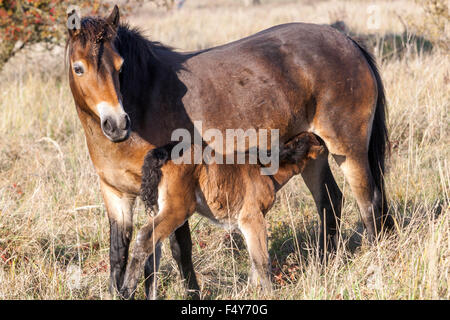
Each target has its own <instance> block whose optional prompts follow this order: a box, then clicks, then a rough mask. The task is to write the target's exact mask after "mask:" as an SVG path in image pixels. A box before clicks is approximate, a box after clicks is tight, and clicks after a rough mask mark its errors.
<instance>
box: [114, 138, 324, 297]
mask: <svg viewBox="0 0 450 320" xmlns="http://www.w3.org/2000/svg"><path fill="white" fill-rule="evenodd" d="M190 148H191V149H192V152H190V158H191V159H189V160H191V161H189V163H185V164H177V163H174V161H172V160H171V157H172V156H173V155H172V154H173V152H172V150H173V144H168V145H166V146H163V147H159V148H155V149H153V150H151V151H150V152H149V153H148V154H147V156H146V157H145V161H144V165H143V167H142V185H141V198H142V200H143V201H144V203H145V206H146V207H147V208H148V209H149V208H153V207H155V206H157V207H158V208H159V211H158V214H157V215H156V216H155V217H150V218H149V221H148V223H147V224H146V225H145V226H143V227H142V228H141V229H140V230H139V232H138V235H137V238H136V239H137V240H136V244H135V246H134V249H133V254H132V259H131V261H130V263H128V266H127V271H126V273H125V280H124V284H123V287H122V289H121V291H120V293H121V295H122V297H123V298H130V297H132V296H133V295H134V292H135V290H136V285H137V282H138V279H139V276H140V274H141V272H142V269H143V266H144V263H145V259H146V258H147V257H148V256H150V255H151V254H153V250H154V249H155V247H156V246H158V245H159V244H160V243H161V242H162V241H163V240H164V239H165V238H166V237H167V236H169V235H170V234H172V232H174V231H175V230H176V229H177V228H178V227H179V226H181V225H182V224H183V223H184V222H185V221H186V220H187V219H188V218H189V217H190V216H191V215H192V214H193V213H194V211H196V212H198V213H199V214H201V215H203V216H205V217H207V218H209V219H210V220H211V221H213V222H215V223H217V224H219V225H221V226H223V227H225V228H227V229H229V230H233V229H238V230H240V231H241V232H242V234H243V235H244V238H245V241H246V243H247V248H248V251H249V253H250V260H251V262H252V268H251V272H250V277H249V282H250V283H251V284H252V285H255V286H261V287H262V288H263V289H264V290H266V292H268V291H270V289H271V287H272V285H271V281H270V262H269V252H268V249H267V230H266V223H265V220H264V217H265V215H266V213H267V212H268V211H269V210H270V208H271V207H272V206H273V204H274V202H275V195H276V192H277V191H278V190H279V189H280V188H281V187H282V186H283V185H285V184H286V183H287V182H288V181H289V179H290V178H291V177H292V176H294V175H296V174H299V173H301V172H302V171H303V169H304V168H305V166H306V164H307V163H308V161H309V160H312V159H317V157H318V156H319V155H320V154H321V153H322V152H324V148H323V147H322V146H321V144H320V142H319V140H318V139H317V138H316V137H315V136H314V135H313V134H312V133H307V132H303V133H300V134H299V135H298V136H296V137H295V138H293V139H291V140H290V141H288V142H287V143H286V144H285V145H284V146H283V148H282V150H281V152H280V155H279V161H280V167H279V169H278V170H277V172H276V173H275V174H274V175H262V174H261V166H260V164H217V163H212V164H205V163H201V164H194V156H193V154H194V152H193V151H194V147H193V146H191V147H190ZM158 258H159V257H158ZM158 263H159V261H157V262H156V264H158Z"/></svg>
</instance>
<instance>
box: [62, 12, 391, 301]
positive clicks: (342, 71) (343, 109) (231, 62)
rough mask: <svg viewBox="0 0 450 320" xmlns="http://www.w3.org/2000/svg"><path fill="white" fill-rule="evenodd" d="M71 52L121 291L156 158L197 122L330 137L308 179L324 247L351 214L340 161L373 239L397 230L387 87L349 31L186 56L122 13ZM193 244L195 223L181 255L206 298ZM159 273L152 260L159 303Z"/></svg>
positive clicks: (80, 33)
mask: <svg viewBox="0 0 450 320" xmlns="http://www.w3.org/2000/svg"><path fill="white" fill-rule="evenodd" d="M67 49H68V60H69V81H70V88H71V90H72V94H73V97H74V100H75V105H76V108H77V112H78V115H79V118H80V120H81V122H82V125H83V128H84V131H85V135H86V141H87V145H88V149H89V153H90V155H91V159H92V162H93V163H94V166H95V168H96V170H97V173H98V175H99V177H100V188H101V192H102V195H103V198H104V201H105V205H106V209H107V212H108V216H109V221H110V239H111V247H110V264H111V290H112V291H114V289H117V288H119V289H120V288H121V285H122V282H123V276H124V271H125V268H126V264H127V258H128V247H129V243H130V239H131V233H132V208H133V204H134V202H135V198H136V196H138V194H139V189H140V184H141V167H142V164H143V161H144V157H145V155H146V153H147V152H148V151H149V150H150V149H152V148H154V147H157V146H162V145H165V144H167V143H168V142H170V138H171V133H172V132H173V130H175V129H177V128H185V129H188V130H190V131H191V132H192V134H194V131H196V128H195V127H194V124H193V122H194V121H201V123H202V125H203V129H204V130H207V129H210V128H215V129H219V130H220V131H222V132H225V130H226V129H228V128H231V129H237V128H242V129H243V130H247V129H250V128H253V129H256V130H259V129H279V137H280V143H284V142H286V141H288V140H289V139H290V138H292V137H294V136H296V135H297V134H299V133H300V132H303V131H309V132H313V133H314V134H316V135H317V136H319V137H320V138H321V139H322V140H323V143H324V144H325V145H326V148H327V150H326V152H324V153H323V155H321V156H320V157H318V158H317V159H316V160H314V161H311V162H310V163H309V164H308V165H307V166H306V168H305V169H304V171H303V173H302V176H303V178H304V180H305V183H306V185H307V186H308V188H309V190H310V191H311V193H312V195H313V197H314V200H315V202H316V206H317V209H318V211H319V214H320V218H321V221H322V223H321V228H320V246H321V248H326V249H327V250H332V249H334V248H335V246H336V245H337V238H338V235H339V232H338V228H339V224H340V216H341V201H342V193H341V191H340V190H339V188H338V186H337V184H336V182H335V180H334V178H333V175H332V173H331V170H330V167H329V164H328V153H331V154H332V155H333V157H334V159H335V160H336V161H337V163H338V164H339V166H340V167H341V168H342V170H343V172H344V175H345V178H346V180H347V181H348V183H349V184H350V186H351V189H352V192H353V194H354V196H355V197H356V199H357V202H358V205H359V209H360V211H361V216H362V220H363V222H364V225H365V227H366V229H367V234H368V237H369V239H371V240H373V239H375V237H376V235H377V234H378V233H379V232H380V231H381V230H382V228H383V226H391V225H392V218H391V217H390V216H389V215H388V214H387V206H386V201H385V191H384V183H383V173H384V162H385V155H386V145H387V143H388V137H387V130H386V122H385V97H384V89H383V84H382V81H381V78H380V75H379V73H378V71H377V68H376V65H375V62H374V60H373V58H372V57H371V55H370V54H369V53H367V51H365V50H364V49H363V48H362V47H361V46H359V45H358V44H357V43H356V42H355V41H353V40H352V39H350V38H349V37H347V36H346V35H344V34H342V33H340V32H339V31H337V30H335V29H333V28H331V27H328V26H322V25H314V24H303V23H291V24H285V25H279V26H275V27H273V28H270V29H267V30H264V31H261V32H259V33H257V34H255V35H252V36H250V37H247V38H244V39H241V40H238V41H235V42H232V43H229V44H226V45H223V46H219V47H215V48H211V49H207V50H201V51H196V52H189V53H179V52H174V51H173V50H171V49H170V48H167V47H165V46H163V45H161V44H159V43H155V42H151V41H149V40H147V39H146V38H144V37H143V36H142V35H141V34H140V32H139V31H138V30H136V29H132V28H130V27H129V26H128V25H124V24H120V23H119V10H118V8H117V6H116V7H114V9H113V11H112V13H111V14H110V16H109V17H107V18H105V19H103V18H99V17H85V18H83V19H82V20H81V28H80V29H73V30H72V29H71V30H69V39H68V42H67ZM197 133H198V132H197ZM200 134H201V132H200ZM249 147H254V146H249ZM191 245H192V243H191V238H190V232H189V226H188V224H187V223H185V224H184V225H183V226H181V227H180V228H178V229H177V231H176V232H175V233H174V234H173V235H172V237H171V248H172V253H173V255H174V257H175V259H176V260H177V262H178V265H179V267H180V271H181V274H182V277H183V278H184V279H186V280H187V285H188V288H189V289H191V290H194V291H195V292H197V291H198V285H197V281H196V279H195V272H194V270H193V267H192V261H191ZM152 265H153V259H152V257H149V259H148V263H147V265H146V277H147V278H148V280H147V285H146V288H147V290H146V292H147V294H148V295H149V292H148V290H150V289H149V288H150V287H151V286H149V285H148V284H149V283H151V277H150V275H151V273H152V271H153V269H152Z"/></svg>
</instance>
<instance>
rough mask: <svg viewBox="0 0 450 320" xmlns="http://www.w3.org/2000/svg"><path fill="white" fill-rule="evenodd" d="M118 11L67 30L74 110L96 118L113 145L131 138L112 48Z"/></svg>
mask: <svg viewBox="0 0 450 320" xmlns="http://www.w3.org/2000/svg"><path fill="white" fill-rule="evenodd" d="M118 27H119V8H118V7H117V6H115V7H114V9H113V11H112V12H111V14H110V15H109V16H108V17H106V18H100V17H84V18H82V19H81V21H80V23H79V28H76V29H70V28H69V29H68V30H69V39H68V42H67V49H68V63H69V80H70V88H71V90H72V93H73V96H74V98H75V102H76V104H77V106H78V107H79V108H80V109H82V111H85V112H87V113H90V114H93V115H95V116H96V117H97V118H98V119H99V121H100V125H101V128H102V131H103V133H104V135H105V136H106V137H107V138H108V139H109V140H111V141H113V142H120V141H124V140H126V139H127V138H128V137H129V135H130V130H131V123H130V117H129V116H128V114H127V113H126V112H125V111H124V109H123V106H122V96H121V94H120V83H119V73H120V72H121V68H122V64H123V59H122V57H121V56H120V55H119V53H118V52H117V50H116V48H115V47H114V39H115V37H116V32H117V29H118Z"/></svg>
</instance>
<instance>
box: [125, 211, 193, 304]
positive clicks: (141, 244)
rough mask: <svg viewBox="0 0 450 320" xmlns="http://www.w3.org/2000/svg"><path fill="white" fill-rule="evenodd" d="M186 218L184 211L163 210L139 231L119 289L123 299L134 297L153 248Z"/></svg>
mask: <svg viewBox="0 0 450 320" xmlns="http://www.w3.org/2000/svg"><path fill="white" fill-rule="evenodd" d="M186 218H187V213H186V212H185V211H180V210H179V211H174V210H167V209H164V210H163V211H161V212H160V213H159V214H158V215H157V216H156V217H154V218H153V217H151V218H150V220H149V222H148V223H147V224H146V225H145V226H143V227H142V228H141V229H140V230H139V233H138V235H137V238H136V245H135V247H134V249H133V255H132V258H131V261H130V262H129V263H128V265H127V270H126V273H125V278H124V281H123V285H122V288H121V289H120V294H121V296H122V297H123V298H124V299H129V298H132V297H133V296H134V292H135V290H136V287H137V283H138V280H139V276H140V275H141V273H142V270H143V268H144V264H145V260H146V259H147V258H148V257H149V256H150V255H151V254H153V253H154V248H155V246H157V245H158V244H159V243H160V242H161V241H163V240H164V239H165V238H166V237H167V236H169V235H170V234H171V233H172V232H174V231H175V229H176V228H178V227H179V226H180V225H182V224H183V223H184V221H185V219H186Z"/></svg>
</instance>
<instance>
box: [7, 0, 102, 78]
mask: <svg viewBox="0 0 450 320" xmlns="http://www.w3.org/2000/svg"><path fill="white" fill-rule="evenodd" d="M71 4H74V5H77V6H78V7H79V8H80V9H81V10H82V12H83V13H87V14H98V13H99V12H104V11H105V10H106V9H107V6H108V5H107V4H105V3H104V2H103V3H101V2H100V1H98V0H83V1H76V2H75V1H62V0H23V1H18V0H0V70H1V69H2V67H3V66H4V64H5V63H6V62H7V61H8V60H9V59H10V58H11V57H12V56H13V55H14V54H16V53H17V52H18V51H20V50H21V49H23V48H24V47H25V46H27V45H29V44H33V43H38V42H43V43H45V44H47V45H49V46H51V45H54V44H57V43H60V42H61V41H62V40H63V39H64V38H65V34H66V28H65V27H66V19H67V14H66V10H67V8H68V6H69V5H71Z"/></svg>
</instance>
